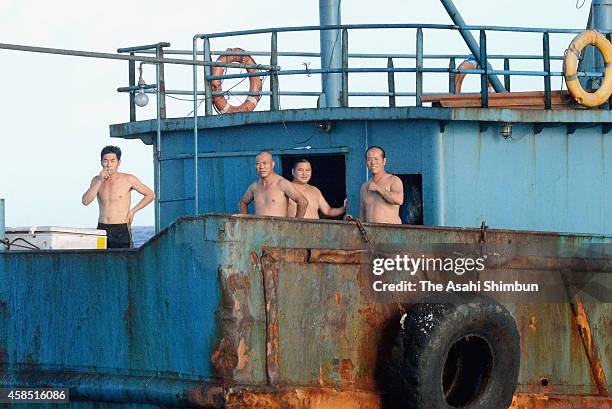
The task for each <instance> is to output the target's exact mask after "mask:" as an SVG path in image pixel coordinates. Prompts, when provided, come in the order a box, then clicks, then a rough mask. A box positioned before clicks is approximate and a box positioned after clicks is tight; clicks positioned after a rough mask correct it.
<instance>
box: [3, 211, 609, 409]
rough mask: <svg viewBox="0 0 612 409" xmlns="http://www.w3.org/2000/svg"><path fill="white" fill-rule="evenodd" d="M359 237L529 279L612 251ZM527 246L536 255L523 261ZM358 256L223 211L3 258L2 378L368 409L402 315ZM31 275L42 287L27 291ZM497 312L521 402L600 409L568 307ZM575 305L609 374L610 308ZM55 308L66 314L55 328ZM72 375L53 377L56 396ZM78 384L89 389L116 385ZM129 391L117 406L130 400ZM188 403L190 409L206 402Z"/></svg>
mask: <svg viewBox="0 0 612 409" xmlns="http://www.w3.org/2000/svg"><path fill="white" fill-rule="evenodd" d="M364 229H365V230H366V231H367V235H368V237H369V238H370V239H371V241H372V243H373V244H374V246H378V247H379V246H381V245H383V244H386V245H389V246H395V247H396V248H400V249H404V248H406V249H411V248H416V247H418V246H419V245H423V244H431V243H464V244H465V243H467V244H468V245H471V246H474V248H475V249H478V250H482V251H485V252H486V251H487V250H488V249H489V248H493V247H495V246H502V245H509V244H511V245H512V246H513V248H514V249H515V250H516V252H517V254H518V255H517V257H518V258H515V259H507V260H502V261H503V263H504V264H503V267H500V266H501V265H499V266H497V267H498V268H496V269H497V270H499V269H506V268H510V267H511V269H515V270H517V271H521V270H524V269H525V270H528V271H531V272H532V273H533V272H538V271H539V270H542V271H544V272H547V271H553V270H554V268H556V267H558V266H560V265H561V264H559V260H554V259H553V260H552V261H551V260H549V259H548V258H547V257H548V255H550V254H556V253H557V252H558V251H559V249H561V248H564V247H567V246H580V245H584V244H588V243H593V242H598V243H602V242H603V243H608V244H610V243H612V238H608V237H602V236H597V237H592V236H588V235H559V234H551V233H533V232H515V231H501V230H491V229H490V230H488V231H487V233H486V236H485V239H484V241H483V238H482V235H481V231H480V230H479V229H457V228H426V227H420V228H418V227H407V226H397V227H395V226H393V227H392V226H381V225H369V224H365V225H364ZM296 232H299V234H296ZM533 249H538V252H537V254H535V256H536V258H529V256H530V254H529V251H530V250H533ZM532 252H533V251H532ZM367 253H368V252H367V251H366V250H365V249H364V243H363V241H362V238H361V235H360V233H359V230H358V229H357V228H356V227H355V225H354V224H352V223H347V222H334V221H296V220H289V219H272V218H265V217H244V216H225V215H208V216H204V217H188V218H182V219H179V220H178V222H177V223H176V224H174V225H173V226H172V227H171V228H170V229H169V230H166V231H165V232H164V233H163V234H161V235H160V236H158V237H156V238H155V239H153V240H152V241H150V242H149V243H148V244H147V245H146V246H145V247H144V248H143V249H140V250H133V251H109V252H97V251H89V252H88V251H64V252H32V253H27V254H15V253H11V254H4V253H2V254H0V277H1V278H2V281H1V282H2V283H3V284H2V285H0V360H1V361H2V362H4V365H0V367H1V368H2V369H3V370H4V373H3V375H2V376H5V377H4V378H0V379H4V380H7V379H9V378H10V379H17V378H18V377H19V376H24V377H23V379H29V381H28V382H30V381H31V384H29V385H30V386H36V385H39V383H36V382H38V381H36V378H35V377H25V373H23V372H19V370H16V369H14V368H16V367H17V366H15V365H17V364H23V363H28V364H29V365H30V367H29V368H30V372H31V373H34V374H40V373H41V372H42V370H43V367H42V364H43V363H45V364H49V365H54V366H56V367H57V368H60V370H61V371H62V372H63V373H66V374H69V373H73V372H75V371H78V370H82V368H80V367H82V366H85V367H87V370H89V371H92V372H94V373H98V374H102V375H105V376H106V375H108V374H107V373H106V372H105V371H108V370H107V369H106V368H115V369H114V370H115V371H119V372H122V373H123V372H125V373H130V374H135V375H138V376H143V377H144V379H145V380H146V379H147V377H152V378H151V379H152V381H151V382H153V381H156V380H157V379H158V378H162V377H165V378H169V379H171V380H173V381H176V380H177V379H183V378H185V379H190V380H193V381H194V382H195V384H193V385H192V384H191V383H190V385H192V386H193V388H191V386H190V387H189V388H183V387H182V386H181V388H183V389H181V390H183V391H184V392H185V393H188V394H189V393H192V392H193V393H194V394H200V395H202V394H203V393H204V392H202V389H201V388H202V387H204V386H206V387H213V386H215V385H219V387H221V388H222V389H223V390H224V391H227V394H226V395H224V399H225V401H224V402H223V404H226V403H227V404H228V405H231V404H233V405H234V407H240V406H238V405H239V404H241V403H245V402H252V406H253V407H262V408H263V407H279V408H281V407H283V408H284V407H298V408H300V407H304V408H306V407H321V408H324V407H359V406H356V405H363V406H362V407H364V408H370V407H372V408H375V407H377V406H376V405H378V403H377V402H379V399H380V387H381V385H380V379H381V377H380V373H381V372H380V371H381V370H384V367H382V365H381V362H383V359H382V358H384V357H385V356H386V354H387V353H388V351H387V349H388V348H389V347H390V345H391V344H392V341H393V339H394V337H395V333H396V331H397V329H398V327H399V318H400V312H399V310H398V307H397V305H396V304H395V303H394V302H393V300H386V299H382V300H381V299H380V297H379V296H378V295H377V294H376V293H375V291H374V290H373V289H372V281H373V279H374V276H373V275H372V274H371V271H367V270H366V271H365V272H364V271H363V269H364V268H369V266H368V264H367V262H366V260H367V257H366V255H367ZM555 263H557V264H555ZM583 267H586V266H583ZM549 269H550V270H549ZM364 273H365V274H364ZM41 274H44V277H45V281H44V282H41V281H40V280H39V281H37V278H40V277H41ZM392 278H397V276H393V277H392ZM507 307H508V308H509V310H510V311H511V313H512V315H513V316H514V318H515V320H516V322H517V326H518V328H519V331H520V334H521V357H522V363H521V370H520V375H519V388H518V392H519V393H522V394H525V393H531V394H533V396H536V397H538V398H537V399H539V400H538V401H537V402H538V403H537V404H538V405H540V404H542V405H546V404H553V403H554V404H555V405H559V404H565V403H564V401H562V400H561V401H560V400H559V399H561V398H562V399H566V400H568V399H569V402H574V404H575V407H576V408H580V407H585V408H588V407H590V406H587V405H591V403H590V402H596V403H597V404H603V403H602V402H607V401H606V400H602V399H599V400H597V399H595V398H593V397H588V396H587V395H597V394H598V393H599V391H598V389H597V384H596V383H595V382H594V380H593V375H592V371H591V367H590V365H589V360H588V357H587V354H586V353H585V348H584V346H583V344H582V341H581V337H580V333H579V331H578V329H577V327H576V325H575V324H574V321H573V315H572V311H571V308H570V305H569V304H513V303H508V304H507ZM584 310H585V314H586V315H587V316H588V318H589V324H590V329H591V339H592V340H593V343H594V344H596V346H597V348H598V350H599V360H600V362H601V368H602V370H603V372H604V373H605V374H606V375H607V379H609V377H610V373H609V370H610V368H611V366H612V347H611V341H610V339H611V338H612V337H611V336H610V335H611V334H612V324H611V323H610V315H611V307H610V305H608V304H585V305H584ZM49 311H62V312H63V314H61V316H60V315H59V314H58V316H56V317H53V316H52V317H49V315H48V312H49ZM26 318H27V319H26ZM42 323H44V325H43V324H42ZM67 345H71V346H73V345H78V348H76V350H75V349H74V348H72V349H70V348H68V347H67ZM79 368H80V369H79ZM66 379H67V378H65V377H59V376H58V377H57V378H56V379H55V381H57V383H56V384H57V386H61V385H62V382H64V381H66ZM84 379H85V378H84ZM88 379H90V381H91V383H90V384H88V385H90V387H92V388H94V387H95V388H98V389H104V388H107V387H110V386H112V385H115V386H117V385H120V382H119V380H118V379H116V380H112V382H111V380H108V379H107V378H103V377H100V378H95V377H93V378H88ZM2 382H3V384H6V382H8V381H6V382H4V381H2ZM66 382H67V381H66ZM190 382H191V381H190ZM26 384H27V383H26ZM141 386H142V385H141ZM142 387H143V388H144V386H142ZM135 388H136V389H137V390H138V388H139V387H138V386H136V387H135ZM190 388H191V389H190ZM198 388H199V389H198ZM198 390H199V392H198ZM190 391H191V392H190ZM141 392H142V393H141ZM141 392H138V393H141V395H138V396H142V401H147V399H149V398H148V397H147V396H148V395H147V394H146V393H145V392H144V391H141ZM109 393H110V392H109ZM112 393H115V392H112ZM117 393H118V392H117ZM215 393H216V392H215ZM128 395H129V394H128ZM128 395H125V394H123V395H122V394H118V395H117V396H119V397H118V398H117V399H119V400H117V401H114V402H119V401H120V400H121V399H123V401H121V402H125V403H127V402H131V401H130V399H132V398H131V395H130V396H128ZM200 395H198V396H200ZM204 395H206V394H205V393H204ZM561 395H576V396H577V397H576V398H574V397H569V398H566V397H564V396H561ZM206 396H208V395H206ZM215 396H217V397H218V395H215ZM542 396H549V399H548V401H546V402H548V403H542V402H540V401H544V398H540V397H542ZM536 397H521V398H520V399H519V400H517V401H516V405H519V404H524V403H522V402H530V400H531V401H533V402H535V400H534V399H536ZM167 398H168V399H171V398H170V395H167ZM196 398H197V397H193V399H192V400H191V402H192V403H193V404H194V405H199V404H197V402H198V401H201V402H204V401H205V400H206V399H208V398H206V397H199V398H197V399H196ZM85 399H91V400H99V399H101V398H100V397H94V396H93V395H92V396H91V397H86V398H85ZM139 399H140V398H139ZM151 399H152V398H151ZM190 399H191V398H190ZM211 399H212V398H211ZM215 399H217V398H215ZM521 399H522V400H521ZM572 399H573V400H572ZM169 402H170V401H169ZM194 402H196V403H194ZM215 402H216V401H215ZM265 402H268V403H265ZM345 403H346V404H347V405H350V406H344V404H345ZM353 403H354V405H353ZM181 404H182V403H181ZM266 404H269V405H272V406H265V405H266ZM525 404H527V403H525ZM606 404H607V403H606ZM177 405H178V404H177ZM258 405H259V406H258ZM274 405H276V406H274ZM283 405H284V406H283ZM300 405H302V406H300ZM304 405H310V406H304ZM317 405H318V406H317ZM325 405H327V406H325ZM580 405H582V406H580ZM230 407H231V406H230ZM519 407H520V406H516V408H519ZM541 407H544V408H545V407H547V406H541ZM550 407H555V406H550ZM556 407H563V406H556ZM594 407H597V406H594ZM599 407H604V406H599Z"/></svg>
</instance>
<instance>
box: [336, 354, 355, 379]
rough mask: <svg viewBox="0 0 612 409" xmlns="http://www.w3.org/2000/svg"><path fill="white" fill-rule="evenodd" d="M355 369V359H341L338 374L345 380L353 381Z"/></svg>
mask: <svg viewBox="0 0 612 409" xmlns="http://www.w3.org/2000/svg"><path fill="white" fill-rule="evenodd" d="M353 369H355V365H353V361H351V360H350V359H341V360H340V366H339V367H338V374H339V375H340V378H341V379H342V380H343V381H345V382H353Z"/></svg>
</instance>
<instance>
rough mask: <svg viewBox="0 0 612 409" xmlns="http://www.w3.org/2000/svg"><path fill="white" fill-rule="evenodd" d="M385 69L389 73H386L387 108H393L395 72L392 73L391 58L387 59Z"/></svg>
mask: <svg viewBox="0 0 612 409" xmlns="http://www.w3.org/2000/svg"><path fill="white" fill-rule="evenodd" d="M387 68H389V69H390V70H391V71H389V72H388V73H387V84H388V87H389V107H390V108H393V107H395V72H393V58H387Z"/></svg>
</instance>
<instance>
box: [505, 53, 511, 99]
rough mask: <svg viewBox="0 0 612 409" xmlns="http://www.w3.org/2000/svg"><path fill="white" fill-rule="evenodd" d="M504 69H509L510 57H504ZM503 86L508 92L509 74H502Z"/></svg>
mask: <svg viewBox="0 0 612 409" xmlns="http://www.w3.org/2000/svg"><path fill="white" fill-rule="evenodd" d="M504 71H510V58H504ZM504 88H506V91H508V92H510V74H504Z"/></svg>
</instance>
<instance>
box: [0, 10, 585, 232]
mask: <svg viewBox="0 0 612 409" xmlns="http://www.w3.org/2000/svg"><path fill="white" fill-rule="evenodd" d="M581 3H582V0H579V1H578V6H580V4H581ZM169 5H170V3H168V2H165V1H164V2H162V1H158V0H148V1H143V0H130V1H121V2H119V1H115V0H108V1H105V2H83V1H76V0H57V1H54V2H42V1H40V0H36V1H35V0H3V1H2V7H1V8H0V42H2V43H10V44H21V45H32V46H40V47H51V48H65V49H76V50H88V51H98V52H110V53H114V52H115V51H116V49H117V48H120V47H127V46H136V45H143V44H152V43H157V42H160V41H164V42H170V43H171V44H172V47H171V48H170V49H177V50H190V49H191V44H192V38H193V36H194V34H197V33H212V32H223V31H233V30H245V29H251V28H266V27H281V26H301V25H316V24H318V23H319V15H318V12H319V10H318V1H316V0H309V1H295V0H286V1H275V2H272V1H268V0H262V1H259V2H252V1H246V0H234V1H232V2H231V3H224V2H210V1H199V2H196V1H180V2H175V3H172V6H171V8H169ZM455 5H456V6H457V8H458V9H459V11H460V12H461V14H462V16H463V18H464V19H465V21H466V22H467V23H468V24H471V25H504V26H520V27H563V28H582V27H584V26H585V25H586V21H587V18H588V13H589V6H590V2H588V1H587V2H586V3H585V4H584V6H582V7H581V8H577V3H576V1H575V0H539V1H533V0H494V1H487V2H484V1H476V0H455ZM341 14H342V22H343V23H345V24H359V23H440V24H450V22H451V21H450V18H449V17H448V15H447V14H446V12H445V10H444V8H443V7H442V5H441V3H440V2H439V1H437V0H422V1H415V0H412V1H409V0H380V1H377V2H372V1H371V0H367V1H366V0H343V1H342V3H341ZM414 38H415V37H414V32H408V31H387V32H382V31H379V32H376V33H373V32H355V33H354V34H353V33H351V35H350V37H349V49H350V52H372V53H383V52H394V53H410V52H414V48H415V47H414V42H415V41H414ZM424 38H425V42H424V50H425V53H467V48H466V46H465V45H464V43H463V42H462V40H461V39H460V37H459V36H458V35H457V34H456V33H452V34H451V33H448V32H446V33H443V32H433V31H431V30H429V31H428V30H426V31H425V33H424ZM571 39H572V36H567V35H555V36H553V37H552V38H551V48H552V53H553V55H562V53H563V50H564V49H565V48H566V47H567V45H568V44H569V42H570V41H571ZM488 45H489V53H500V54H501V53H504V54H520V53H525V54H528V53H541V37H539V36H534V35H527V34H523V35H516V34H513V35H509V34H505V33H491V34H490V35H489V37H488ZM211 46H212V49H213V50H224V49H225V48H227V47H242V48H245V49H247V50H265V49H268V48H269V36H251V37H235V38H231V39H229V40H226V39H222V40H216V41H213V42H212V44H211ZM318 49H319V39H318V34H317V33H305V34H299V35H298V34H281V35H279V51H297V50H299V51H318ZM260 58H261V57H260ZM0 60H1V61H2V71H1V72H2V76H3V80H2V87H1V88H0V89H1V93H0V98H1V102H0V104H1V109H0V118H1V119H2V120H1V131H0V165H1V171H0V198H4V199H5V201H6V202H5V207H6V225H7V226H49V225H53V226H66V227H93V226H95V224H96V221H97V215H98V209H97V205H96V204H95V202H94V203H92V204H91V205H90V206H88V207H85V206H83V205H82V204H81V196H82V194H83V193H84V191H85V190H86V189H87V187H88V186H89V182H90V181H91V178H92V177H93V176H94V175H96V174H98V172H99V171H100V160H99V152H100V149H101V148H102V147H103V146H105V145H108V144H112V145H118V146H120V147H121V149H122V150H123V158H122V165H121V170H122V171H124V172H128V173H132V174H134V175H136V176H138V177H139V178H140V179H141V180H142V181H143V182H144V183H145V184H147V185H149V186H151V187H153V152H152V147H151V146H146V145H144V144H143V143H142V142H141V141H139V140H136V141H132V140H131V141H128V140H123V139H115V138H113V139H111V138H110V137H109V128H108V126H109V125H110V124H116V123H123V122H128V121H129V106H128V96H127V94H120V93H118V92H117V91H116V89H117V88H118V87H121V86H126V85H127V82H128V77H127V62H125V61H112V60H99V59H90V58H81V57H69V56H57V55H43V54H34V53H25V52H17V51H9V50H0ZM257 62H259V63H266V61H263V60H261V59H260V60H258V61H257ZM303 63H310V64H311V67H316V66H317V65H318V64H319V62H318V61H317V60H316V59H307V58H297V59H296V58H293V59H281V60H280V61H279V64H280V65H281V67H282V68H283V69H301V68H303V65H302V64H303ZM360 64H364V62H363V61H356V62H354V66H358V65H360ZM369 64H378V65H377V66H386V61H380V60H379V61H376V62H370V63H369ZM381 64H382V65H381ZM399 64H402V63H401V62H398V63H397V64H396V66H397V65H399ZM404 64H406V65H407V66H408V65H412V64H413V62H410V61H408V62H405V63H404ZM427 64H430V65H428V66H436V65H435V64H443V65H437V66H444V65H445V64H448V62H445V63H442V62H435V61H431V62H428V63H427ZM426 66H427V65H426ZM540 67H541V65H539V66H538V65H535V66H532V68H535V69H540ZM499 68H501V67H499ZM513 68H519V66H518V65H517V66H516V67H513ZM520 68H529V67H528V66H526V65H521V66H520ZM553 69H557V70H559V66H558V65H557V66H553ZM191 72H192V71H191V68H190V67H186V66H185V67H168V68H166V82H167V85H166V87H167V89H183V90H188V89H190V88H191V78H192V74H191ZM144 79H145V81H147V82H148V83H152V82H154V79H155V70H154V67H153V66H150V65H149V66H147V65H145V67H144ZM470 81H472V83H471V85H472V86H475V85H474V84H476V82H474V81H476V80H475V79H471V80H468V81H466V83H465V84H466V86H469V85H470ZM534 81H535V80H534V79H530V78H523V79H517V80H516V82H515V83H513V90H529V89H541V88H542V86H541V80H539V81H537V82H534ZM350 84H351V91H354V90H355V91H356V90H371V91H384V90H385V87H386V76H382V77H381V76H380V75H369V76H368V75H359V76H357V75H356V76H351V80H350ZM413 84H414V80H413V79H411V78H410V76H409V75H406V76H405V78H399V79H398V80H397V86H398V91H411V90H413V89H414V88H413ZM228 85H229V86H231V85H232V84H231V83H230V84H228ZM244 85H247V84H240V85H239V86H238V87H237V88H236V89H241V88H240V87H241V86H244ZM446 85H447V79H446V77H440V76H437V77H436V76H435V75H433V76H431V77H430V76H426V78H425V90H426V91H428V90H441V91H443V90H444V87H445V86H446ZM560 86H561V82H560V80H553V89H559V88H560ZM410 87H412V89H410ZM281 89H284V90H298V89H299V90H320V79H319V78H315V76H312V77H310V78H308V77H306V76H300V77H296V78H287V77H283V79H282V82H281ZM182 98H186V97H184V96H183V97H182ZM187 98H188V97H187ZM264 99H265V98H264ZM150 100H151V102H154V96H153V95H150ZM236 101H237V100H236V99H233V101H230V102H233V103H235V102H236ZM151 102H150V103H149V105H148V106H147V107H145V108H141V109H139V111H138V118H139V119H151V118H154V117H155V107H154V104H153V103H151ZM384 102H385V101H384V100H365V99H359V100H355V101H353V99H352V100H351V105H360V104H379V105H382V104H384ZM404 102H405V103H406V104H408V103H409V102H410V101H408V100H406V101H404ZM400 103H401V101H400ZM281 106H282V107H283V108H291V107H314V106H315V100H314V99H312V98H296V97H288V98H283V99H282V100H281ZM266 108H267V101H264V100H262V102H261V103H260V106H259V107H258V109H266ZM191 109H192V103H191V102H186V101H177V100H168V116H169V117H182V116H186V115H188V114H189V113H190V111H191ZM202 111H203V109H202ZM137 200H139V197H138V195H137V194H134V196H133V199H132V202H133V203H136V201H137ZM153 224H154V213H153V206H152V205H151V206H149V207H147V208H146V209H144V210H142V211H140V212H139V213H138V214H137V215H136V217H135V220H134V225H141V226H143V225H145V226H148V225H153Z"/></svg>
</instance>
